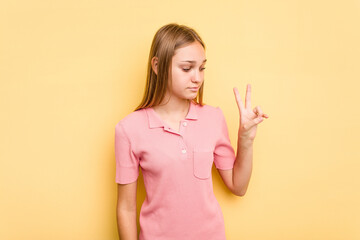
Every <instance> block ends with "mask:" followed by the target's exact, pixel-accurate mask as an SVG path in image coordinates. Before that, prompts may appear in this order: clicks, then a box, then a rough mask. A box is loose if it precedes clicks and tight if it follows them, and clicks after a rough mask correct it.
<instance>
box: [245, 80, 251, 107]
mask: <svg viewBox="0 0 360 240" xmlns="http://www.w3.org/2000/svg"><path fill="white" fill-rule="evenodd" d="M245 108H246V109H251V85H250V84H247V86H246V96H245Z"/></svg>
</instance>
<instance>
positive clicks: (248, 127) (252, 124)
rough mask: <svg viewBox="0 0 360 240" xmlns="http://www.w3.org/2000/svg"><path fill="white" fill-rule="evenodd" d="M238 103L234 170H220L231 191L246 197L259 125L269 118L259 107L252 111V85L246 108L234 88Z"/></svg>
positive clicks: (248, 87)
mask: <svg viewBox="0 0 360 240" xmlns="http://www.w3.org/2000/svg"><path fill="white" fill-rule="evenodd" d="M234 93H235V98H236V103H237V105H238V108H239V112H240V125H239V131H238V143H237V153H236V158H235V162H234V167H233V169H230V170H220V169H218V170H219V173H220V175H221V177H222V179H223V181H224V183H225V185H226V186H227V187H228V188H229V190H230V191H231V192H232V193H234V194H235V195H237V196H244V195H245V193H246V190H247V188H248V185H249V181H250V177H251V172H252V159H253V142H254V139H255V135H256V129H257V125H258V124H259V123H261V122H262V121H263V119H264V118H268V117H269V116H268V115H267V114H264V113H263V111H262V110H261V108H260V107H259V106H256V107H255V108H254V109H251V97H250V96H251V85H250V84H248V85H247V90H246V97H245V106H244V104H243V103H242V100H241V98H240V94H239V92H238V90H237V88H234Z"/></svg>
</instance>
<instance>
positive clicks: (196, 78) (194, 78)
mask: <svg viewBox="0 0 360 240" xmlns="http://www.w3.org/2000/svg"><path fill="white" fill-rule="evenodd" d="M201 81H202V73H201V72H200V71H199V70H195V71H194V74H193V76H192V82H195V83H199V82H201Z"/></svg>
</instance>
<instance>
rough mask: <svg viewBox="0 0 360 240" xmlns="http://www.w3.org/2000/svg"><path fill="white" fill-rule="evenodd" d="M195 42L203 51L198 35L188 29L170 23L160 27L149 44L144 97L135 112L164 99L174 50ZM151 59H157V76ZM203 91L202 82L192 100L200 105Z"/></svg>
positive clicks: (157, 103)
mask: <svg viewBox="0 0 360 240" xmlns="http://www.w3.org/2000/svg"><path fill="white" fill-rule="evenodd" d="M195 41H198V42H199V43H200V44H201V45H202V46H203V48H204V50H205V44H204V42H203V41H202V39H201V38H200V36H199V34H198V33H197V32H196V31H195V30H194V29H192V28H190V27H187V26H184V25H179V24H176V23H170V24H167V25H164V26H162V27H161V28H160V29H159V30H158V31H157V32H156V34H155V36H154V39H153V41H152V44H151V49H150V54H149V59H148V67H147V77H146V86H145V92H144V96H143V99H142V101H141V103H140V104H139V106H138V107H136V109H135V111H137V110H140V109H142V108H147V107H152V106H156V105H159V104H160V103H161V101H162V100H163V99H164V97H165V93H166V89H167V87H168V78H169V76H171V64H172V57H173V56H174V54H175V50H176V49H178V48H180V47H182V46H184V45H187V44H190V43H193V42H195ZM153 57H157V58H158V68H157V75H156V74H155V72H154V71H153V69H152V65H151V60H152V58H153ZM170 80H171V79H170ZM170 84H171V83H170ZM203 89H204V82H203V84H202V85H201V87H200V88H199V92H198V95H197V96H196V98H195V99H193V101H195V102H196V103H198V104H200V105H203V104H204V103H203Z"/></svg>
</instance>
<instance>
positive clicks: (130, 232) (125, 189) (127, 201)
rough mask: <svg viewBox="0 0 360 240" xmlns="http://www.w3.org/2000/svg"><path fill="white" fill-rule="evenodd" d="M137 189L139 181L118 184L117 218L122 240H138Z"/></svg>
mask: <svg viewBox="0 0 360 240" xmlns="http://www.w3.org/2000/svg"><path fill="white" fill-rule="evenodd" d="M136 188H137V181H135V182H132V183H129V184H118V199H117V207H116V217H117V226H118V232H119V239H120V240H137V225H136Z"/></svg>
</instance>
